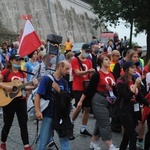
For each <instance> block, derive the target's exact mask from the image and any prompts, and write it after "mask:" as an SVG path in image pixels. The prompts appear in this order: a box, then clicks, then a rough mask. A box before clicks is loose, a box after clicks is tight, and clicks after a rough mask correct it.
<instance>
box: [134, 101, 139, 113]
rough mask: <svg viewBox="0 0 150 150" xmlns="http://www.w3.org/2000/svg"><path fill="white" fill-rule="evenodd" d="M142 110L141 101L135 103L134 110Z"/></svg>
mask: <svg viewBox="0 0 150 150" xmlns="http://www.w3.org/2000/svg"><path fill="white" fill-rule="evenodd" d="M137 111H140V105H139V103H136V104H134V112H137Z"/></svg>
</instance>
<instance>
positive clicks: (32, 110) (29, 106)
mask: <svg viewBox="0 0 150 150" xmlns="http://www.w3.org/2000/svg"><path fill="white" fill-rule="evenodd" d="M47 76H48V77H49V78H50V79H51V80H52V81H54V78H53V76H52V75H47ZM37 90H38V87H37V88H36V89H34V90H32V93H31V94H30V95H29V97H28V99H27V113H28V119H29V120H35V119H36V116H35V107H34V100H35V95H36V93H37ZM47 101H49V102H50V100H44V99H43V98H41V100H40V107H41V111H44V110H45V109H46V107H47V106H48V104H49V102H47Z"/></svg>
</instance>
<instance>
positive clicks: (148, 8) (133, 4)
mask: <svg viewBox="0 0 150 150" xmlns="http://www.w3.org/2000/svg"><path fill="white" fill-rule="evenodd" d="M92 11H93V12H94V13H95V14H96V15H97V16H98V18H97V19H96V23H97V24H98V25H100V24H101V23H106V24H108V23H109V24H110V25H114V26H116V25H119V24H120V22H119V19H122V20H124V21H126V23H127V24H126V25H127V26H126V27H129V25H128V24H130V27H131V31H132V26H133V23H134V26H135V31H136V34H138V33H140V32H145V33H146V34H147V55H146V59H147V60H148V59H149V58H150V27H149V25H150V19H149V18H150V1H149V0H129V1H127V0H109V1H106V0H93V4H92ZM130 42H131V43H132V33H131V36H130Z"/></svg>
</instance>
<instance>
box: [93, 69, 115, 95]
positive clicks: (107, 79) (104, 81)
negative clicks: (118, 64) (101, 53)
mask: <svg viewBox="0 0 150 150" xmlns="http://www.w3.org/2000/svg"><path fill="white" fill-rule="evenodd" d="M99 74H100V79H99V83H98V86H97V89H96V90H97V91H99V92H108V89H107V86H109V87H113V86H115V84H116V83H115V78H114V76H113V74H112V73H111V72H108V73H104V72H102V71H101V70H100V71H99Z"/></svg>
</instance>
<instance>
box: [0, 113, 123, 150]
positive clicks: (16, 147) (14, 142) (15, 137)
mask: <svg viewBox="0 0 150 150" xmlns="http://www.w3.org/2000/svg"><path fill="white" fill-rule="evenodd" d="M81 117H82V114H81V113H80V114H79V116H78V118H77V120H76V121H75V127H74V135H75V140H73V141H70V143H71V150H89V145H90V141H91V138H90V137H85V136H82V135H80V127H81ZM40 124H41V122H40V123H39V126H38V127H39V128H40ZM94 124H95V119H94V118H93V115H90V117H89V121H88V126H87V130H88V131H89V132H90V133H92V132H93V128H94ZM2 125H3V120H2V117H0V131H1V129H2ZM28 131H29V139H30V144H31V145H32V148H33V150H36V149H37V143H36V139H37V125H36V123H35V121H28ZM121 139H122V137H121V133H113V143H114V145H115V146H119V144H120V141H121ZM55 142H56V144H57V146H58V147H59V146H60V145H59V141H58V137H57V134H56V133H55ZM100 147H101V149H102V150H107V149H106V146H105V145H104V143H103V142H102V141H101V140H100ZM7 150H23V145H22V140H21V138H20V131H19V125H18V121H17V119H16V117H15V119H14V122H13V124H12V127H11V130H10V134H9V137H8V140H7Z"/></svg>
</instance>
